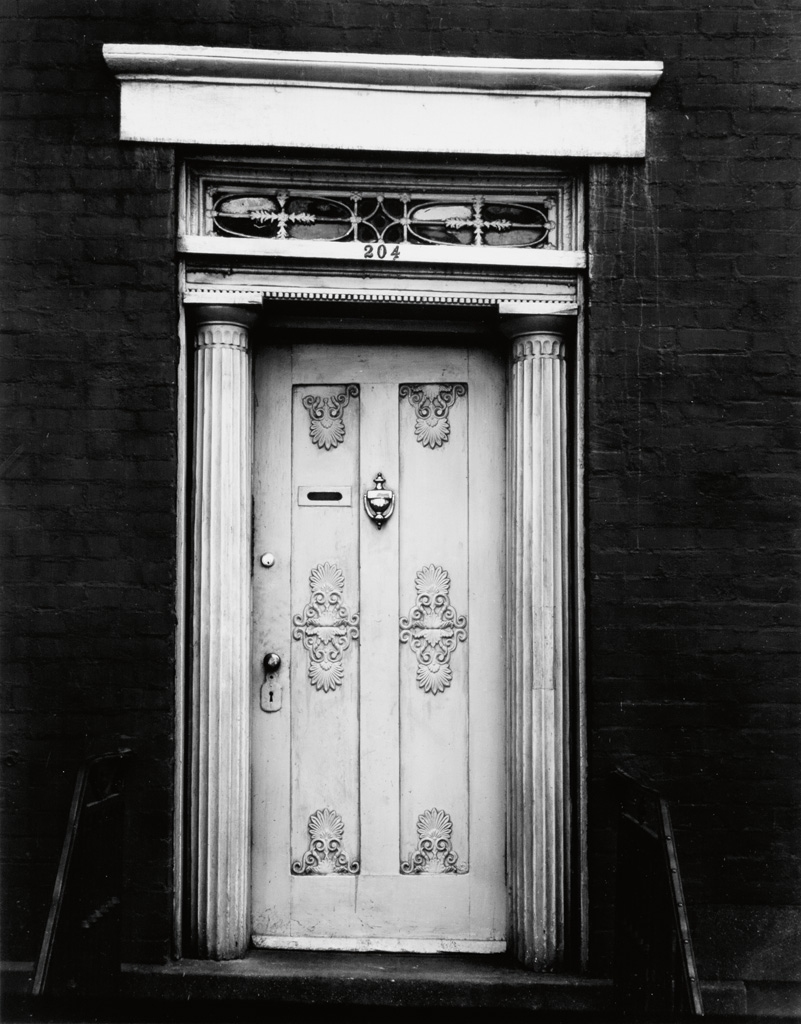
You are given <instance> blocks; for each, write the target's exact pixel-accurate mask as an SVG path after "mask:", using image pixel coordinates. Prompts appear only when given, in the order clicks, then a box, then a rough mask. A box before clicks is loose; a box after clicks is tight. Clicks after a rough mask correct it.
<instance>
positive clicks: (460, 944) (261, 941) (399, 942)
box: [253, 935, 506, 953]
mask: <svg viewBox="0 0 801 1024" xmlns="http://www.w3.org/2000/svg"><path fill="white" fill-rule="evenodd" d="M253 945H254V946H255V947H256V949H326V950H338V951H344V952H352V953H504V952H506V942H505V941H504V940H492V939H475V940H471V939H373V938H351V939H339V938H334V939H316V938H295V937H294V936H291V935H286V936H284V935H254V936H253Z"/></svg>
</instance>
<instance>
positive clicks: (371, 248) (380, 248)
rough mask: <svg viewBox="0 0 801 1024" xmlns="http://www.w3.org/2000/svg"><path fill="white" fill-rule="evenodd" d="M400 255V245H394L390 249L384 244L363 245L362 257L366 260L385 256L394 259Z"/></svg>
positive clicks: (384, 257) (383, 258)
mask: <svg viewBox="0 0 801 1024" xmlns="http://www.w3.org/2000/svg"><path fill="white" fill-rule="evenodd" d="M399 256H400V246H399V245H396V246H395V248H394V249H390V248H389V247H388V246H386V245H384V243H383V242H382V243H381V245H365V247H364V258H365V259H366V260H372V259H376V260H385V259H387V257H389V259H391V260H396V259H397V258H398V257H399Z"/></svg>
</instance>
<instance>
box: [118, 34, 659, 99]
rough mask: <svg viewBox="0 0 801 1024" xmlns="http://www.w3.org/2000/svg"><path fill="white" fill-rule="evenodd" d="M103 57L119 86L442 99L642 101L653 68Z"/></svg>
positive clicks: (208, 53) (154, 54) (240, 54)
mask: <svg viewBox="0 0 801 1024" xmlns="http://www.w3.org/2000/svg"><path fill="white" fill-rule="evenodd" d="M103 56H104V57H105V59H106V63H107V64H108V66H109V68H110V69H111V70H112V71H113V72H114V74H115V75H116V76H117V77H118V78H120V79H125V80H128V81H130V80H136V79H139V80H168V81H182V82H191V81H218V82H219V81H228V80H232V79H233V80H236V81H239V82H245V81H250V82H254V83H274V84H278V83H281V84H295V85H324V86H334V87H347V86H352V87H359V88H365V87H366V88H369V89H393V90H397V89H404V90H406V89H422V90H424V91H445V92H464V91H471V92H475V91H478V92H490V93H495V92H504V93H510V92H512V93H549V94H553V93H571V92H576V91H579V92H581V93H585V92H587V91H590V92H593V93H598V92H603V93H607V94H611V95H631V94H639V95H643V96H647V95H650V93H651V90H652V89H653V87H654V86H655V85H656V83H657V82H658V81H659V78H660V77H661V75H662V68H663V65H662V63H661V62H660V61H616V60H511V59H507V58H497V57H495V58H478V57H420V56H405V55H404V56H395V55H387V54H376V53H321V52H308V53H306V52H302V51H295V50H248V49H234V48H232V47H216V46H157V45H143V44H138V43H106V44H105V45H104V47H103Z"/></svg>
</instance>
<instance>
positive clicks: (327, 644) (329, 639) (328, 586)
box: [292, 562, 359, 693]
mask: <svg viewBox="0 0 801 1024" xmlns="http://www.w3.org/2000/svg"><path fill="white" fill-rule="evenodd" d="M344 588H345V574H344V573H343V571H342V570H341V569H340V567H339V566H338V565H336V564H334V563H333V562H323V563H322V564H321V565H317V566H315V568H314V569H312V571H311V572H310V573H309V590H310V591H311V597H310V598H309V603H308V604H307V605H306V607H305V608H304V609H303V611H302V612H301V613H300V614H299V615H294V616H293V617H292V625H293V627H294V628H293V630H292V636H293V637H294V639H295V640H300V641H301V642H302V643H303V646H304V648H305V649H306V651H307V653H308V655H309V669H308V671H309V682H310V683H311V685H312V686H313V687H314V688H315V689H317V690H322V691H323V692H324V693H328V691H329V690H333V689H335V688H336V687H337V686H340V685H341V683H342V678H343V676H344V667H343V664H342V656H343V654H344V653H345V651H347V649H348V647H350V642H351V640H355V639H356V638H357V637H358V635H359V613H358V612H354V613H353V614H352V615H351V614H349V613H348V609H347V608H346V607H345V605H344V604H342V591H343V590H344Z"/></svg>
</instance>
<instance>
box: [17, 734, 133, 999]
mask: <svg viewBox="0 0 801 1024" xmlns="http://www.w3.org/2000/svg"><path fill="white" fill-rule="evenodd" d="M132 756H133V755H132V753H131V751H130V750H119V751H117V752H116V753H111V754H101V755H100V756H98V757H91V758H89V759H87V760H86V761H85V762H84V763H83V764H82V765H81V767H80V769H79V770H78V777H77V779H76V781H75V789H74V791H73V795H72V804H71V806H70V814H69V820H68V822H67V829H66V832H65V835H64V842H63V844H62V848H61V859H60V861H59V865H58V871H57V873H56V881H55V884H54V886H53V896H52V899H51V902H50V912H49V914H48V917H47V924H46V926H45V931H44V937H43V939H42V945H41V949H40V951H39V956H38V958H37V961H36V966H35V969H34V975H33V985H32V989H31V991H32V994H33V995H35V996H42V995H65V994H74V995H81V994H92V995H102V994H111V993H113V991H114V987H115V984H116V982H117V980H118V977H119V972H120V904H121V900H122V869H123V863H122V850H123V813H124V804H123V799H124V798H123V792H124V791H123V784H124V776H125V772H126V769H127V767H128V764H129V762H130V760H131V758H132Z"/></svg>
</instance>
